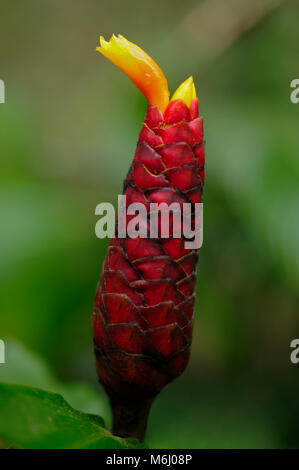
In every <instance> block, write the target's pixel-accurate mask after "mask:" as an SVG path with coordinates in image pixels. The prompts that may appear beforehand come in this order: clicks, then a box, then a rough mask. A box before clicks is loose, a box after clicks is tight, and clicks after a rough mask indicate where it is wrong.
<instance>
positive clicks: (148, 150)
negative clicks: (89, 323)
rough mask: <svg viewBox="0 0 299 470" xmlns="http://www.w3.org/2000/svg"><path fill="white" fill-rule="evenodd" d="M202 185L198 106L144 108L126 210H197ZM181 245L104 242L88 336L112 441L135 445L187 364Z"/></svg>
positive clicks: (189, 259)
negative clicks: (125, 439)
mask: <svg viewBox="0 0 299 470" xmlns="http://www.w3.org/2000/svg"><path fill="white" fill-rule="evenodd" d="M203 182H204V142H203V120H202V118H198V100H197V99H193V100H192V103H191V106H190V108H188V106H187V105H186V104H185V103H184V102H183V101H182V100H180V99H178V100H174V101H171V102H170V104H169V105H168V106H167V108H166V110H165V112H164V114H162V113H161V112H160V111H159V110H158V109H157V108H156V107H152V106H149V107H148V110H147V113H146V118H145V122H144V124H143V126H142V129H141V132H140V134H139V139H138V144H137V149H136V152H135V156H134V158H133V161H132V164H131V167H130V169H129V172H128V176H127V178H126V180H125V183H124V192H123V194H124V195H126V197H127V204H131V203H133V202H143V203H145V204H146V207H149V203H151V202H156V203H161V202H166V203H168V204H171V203H173V202H176V203H178V204H179V205H180V206H182V204H183V203H185V202H189V203H190V202H192V203H195V202H202V189H203ZM184 243H185V239H184V237H181V238H179V239H178V238H173V237H170V238H169V239H163V238H158V239H150V238H137V239H130V238H125V239H122V238H118V237H117V236H116V237H115V238H113V239H112V240H111V241H110V245H109V248H108V252H107V255H106V259H105V262H104V266H103V271H102V274H101V277H100V282H99V285H98V289H97V295H96V300H95V308H94V315H93V329H94V343H95V352H96V358H97V371H98V375H99V379H100V382H101V383H102V384H103V386H104V387H105V390H106V391H107V393H108V394H109V396H110V398H111V402H112V405H113V407H114V419H115V420H116V421H118V423H119V422H120V421H122V420H123V421H124V415H125V417H126V419H125V421H126V426H127V429H126V430H124V429H122V425H121V424H120V425H118V428H117V429H115V432H117V433H118V434H120V435H130V436H132V435H133V436H137V437H141V435H142V433H143V431H144V427H145V421H146V415H147V413H148V409H149V407H150V404H151V401H152V400H153V398H154V397H155V396H156V395H157V393H159V392H160V390H161V389H162V388H163V387H164V386H165V385H166V384H167V383H168V382H170V381H171V380H173V379H174V378H176V377H177V376H179V375H180V374H181V373H182V372H183V370H184V369H185V367H186V365H187V363H188V359H189V354H190V345H191V336H192V326H193V317H194V295H195V280H196V266H197V258H198V256H197V251H198V250H190V249H186V248H185V246H184ZM128 403H130V406H127V405H128ZM121 415H122V418H121ZM140 415H142V416H143V417H144V419H143V421H142V419H141V421H142V423H141V424H139V425H138V426H137V425H136V422H135V421H136V419H137V417H138V416H139V418H138V419H139V421H140ZM128 422H129V425H128ZM136 427H138V428H139V429H138V430H136V429H135V428H136ZM141 428H142V429H141Z"/></svg>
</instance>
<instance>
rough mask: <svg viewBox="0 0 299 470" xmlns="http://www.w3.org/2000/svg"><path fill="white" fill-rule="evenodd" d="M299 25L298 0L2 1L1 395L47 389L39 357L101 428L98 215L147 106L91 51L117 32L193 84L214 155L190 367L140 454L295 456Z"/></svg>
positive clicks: (160, 408) (156, 415) (170, 390)
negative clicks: (96, 343) (96, 415)
mask: <svg viewBox="0 0 299 470" xmlns="http://www.w3.org/2000/svg"><path fill="white" fill-rule="evenodd" d="M298 21H299V2H298V1H282V0H280V1H279V0H276V1H274V0H268V1H266V0H265V1H252V2H247V1H245V0H242V1H240V0H238V1H236V0H221V1H220V0H206V1H204V2H199V1H186V2H182V1H181V0H180V1H179V0H164V1H163V2H161V1H157V0H153V1H151V2H138V1H137V0H132V1H131V0H128V1H126V2H123V1H121V0H115V1H114V2H110V1H108V0H105V1H102V0H97V1H96V0H85V1H83V0H81V1H77V2H73V1H71V0H64V1H63V2H61V1H58V0H51V1H50V0H44V1H43V2H36V1H33V0H28V1H26V2H23V1H20V0H17V1H15V2H13V3H9V2H6V3H5V4H4V3H3V2H2V4H1V15H0V79H2V80H4V81H5V84H6V103H5V104H1V105H0V151H1V171H0V181H1V183H0V216H1V230H0V246H1V263H0V276H1V287H0V338H1V339H3V340H5V341H6V342H7V344H8V345H9V344H12V345H14V346H11V350H10V347H9V346H7V364H6V365H5V366H3V365H0V381H1V379H3V380H8V377H10V378H11V381H19V382H20V383H25V382H26V381H28V382H29V384H32V385H35V384H37V385H38V384H39V380H40V379H39V378H38V377H37V378H36V381H35V379H33V376H34V374H37V373H38V370H39V367H38V366H35V365H34V364H35V362H34V361H33V366H32V368H31V369H32V370H29V369H30V367H29V366H28V364H32V360H31V359H30V358H28V355H29V356H30V353H29V352H28V350H32V351H34V352H35V354H37V355H38V356H40V358H42V359H41V360H42V361H45V362H46V363H48V364H50V367H51V368H52V369H53V370H54V371H55V375H56V376H57V377H58V378H59V381H60V382H69V381H76V382H86V383H88V384H89V388H90V387H92V388H93V389H94V392H93V391H92V390H90V393H91V395H92V397H93V399H94V400H95V401H97V400H98V402H97V404H95V406H94V407H91V408H92V410H94V409H99V410H100V412H101V413H102V414H103V415H104V417H105V418H106V419H108V421H109V411H108V407H107V401H106V398H105V396H104V392H103V391H102V389H101V388H100V386H99V385H97V379H96V374H95V368H94V359H93V352H92V331H91V312H92V307H93V299H94V294H95V288H96V284H97V280H98V276H99V274H100V270H101V264H102V261H103V258H104V255H105V250H106V247H107V242H106V241H102V240H98V239H97V238H96V236H95V233H94V226H95V223H96V220H97V217H96V216H95V215H94V209H95V207H96V205H97V204H98V203H99V202H103V201H109V202H113V203H115V202H116V200H117V195H118V194H119V193H121V189H122V180H123V178H124V176H125V174H126V171H127V168H128V166H129V164H130V161H131V158H132V156H133V152H134V148H135V145H136V140H137V135H138V132H139V129H140V126H141V123H142V120H143V117H144V113H145V109H146V103H145V99H144V98H143V97H142V96H141V95H140V93H139V92H138V90H136V89H135V88H134V86H133V85H132V84H131V82H130V81H129V80H128V79H127V78H126V77H124V76H123V74H122V73H121V72H119V71H118V70H116V68H114V67H113V66H112V65H111V64H110V63H109V62H108V61H107V60H105V59H104V58H103V57H102V56H101V55H100V54H99V53H97V52H96V51H95V47H96V45H97V42H98V36H99V34H104V35H105V36H106V37H109V36H110V35H111V34H112V33H113V32H115V33H121V34H123V35H124V36H126V37H127V38H128V39H130V40H131V41H133V42H135V43H138V45H140V46H141V47H142V48H144V49H145V50H146V51H147V52H148V53H150V54H151V55H152V57H153V58H154V59H155V60H156V61H157V62H158V63H159V64H160V65H161V67H162V69H163V71H164V73H165V75H166V76H167V78H168V82H169V87H170V90H171V91H174V89H175V88H176V87H177V86H178V84H180V83H181V82H182V81H183V80H185V79H186V78H187V77H188V76H189V75H191V74H192V75H193V76H194V80H195V84H196V88H197V91H198V95H199V99H200V112H201V114H202V115H203V116H204V119H205V136H206V141H207V144H206V186H205V193H204V202H205V206H204V244H203V247H202V250H201V253H200V264H199V276H198V295H197V307H196V323H195V331H194V340H193V349H192V357H191V361H190V364H189V367H188V369H187V371H186V372H185V373H184V374H183V376H182V377H181V378H179V379H178V380H177V381H175V382H174V383H172V384H171V385H169V386H168V387H167V388H166V389H165V390H163V391H162V393H161V395H160V396H159V397H158V398H157V400H156V403H155V405H154V407H153V410H152V414H151V417H150V422H149V428H148V435H147V444H148V445H149V446H150V447H153V448H155V447H158V448H163V447H166V448H167V447H168V448H184V447H185V448H215V447H216V448H217V447H220V448H234V447H242V448H244V447H245V448H260V447H266V448H277V447H283V448H285V447H298V444H299V427H298V419H299V399H298V386H299V364H298V365H297V366H296V365H294V364H292V363H291V362H290V358H289V356H290V352H291V350H290V342H291V340H292V339H294V338H298V337H299V318H298V293H299V289H298V280H299V244H298V241H299V223H298V207H299V187H298V186H299V185H298V182H299V159H298V124H299V122H298V114H299V104H298V105H295V104H292V103H291V101H290V92H291V89H290V82H291V80H293V79H294V78H299V61H298V40H299V28H298ZM9 338H13V342H12V343H10V342H9ZM16 341H17V342H18V343H16ZM21 345H23V346H21ZM24 347H25V348H26V350H27V352H26V351H25V350H23V349H22V348H24ZM10 358H11V362H10ZM13 358H14V359H13ZM34 360H36V361H37V362H38V361H40V359H38V358H37V357H35V359H34ZM27 368H28V373H27ZM32 374H33V375H32ZM31 378H32V380H31ZM55 380H56V379H55ZM52 385H53V384H52ZM64 386H65V387H67V384H66V385H64ZM45 387H46V385H45ZM52 388H53V389H55V390H56V388H57V389H58V388H59V387H58V386H57V387H56V388H55V385H53V386H52ZM70 400H71V399H70ZM77 403H78V402H77ZM78 406H80V405H78ZM82 408H84V406H83V405H82ZM85 408H86V407H85Z"/></svg>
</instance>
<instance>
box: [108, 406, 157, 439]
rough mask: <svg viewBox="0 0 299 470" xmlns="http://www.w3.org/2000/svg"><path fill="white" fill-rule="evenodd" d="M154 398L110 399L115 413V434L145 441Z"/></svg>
mask: <svg viewBox="0 0 299 470" xmlns="http://www.w3.org/2000/svg"><path fill="white" fill-rule="evenodd" d="M153 401H154V398H144V399H142V400H132V401H129V400H127V401H117V400H114V399H111V400H110V403H111V408H112V413H113V434H115V435H116V436H120V437H123V438H129V437H133V438H135V439H138V440H139V441H141V442H142V441H143V439H144V434H145V431H146V427H147V420H148V416H149V412H150V409H151V406H152V403H153Z"/></svg>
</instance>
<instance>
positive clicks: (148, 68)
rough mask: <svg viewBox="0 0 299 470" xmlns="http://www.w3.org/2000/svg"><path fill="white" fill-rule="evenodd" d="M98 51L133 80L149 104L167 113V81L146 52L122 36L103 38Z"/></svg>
mask: <svg viewBox="0 0 299 470" xmlns="http://www.w3.org/2000/svg"><path fill="white" fill-rule="evenodd" d="M96 49H97V51H99V52H101V54H103V55H104V56H105V57H107V59H109V60H110V61H111V62H112V63H113V64H115V65H116V66H117V67H118V68H120V69H121V70H122V71H123V72H124V73H125V74H126V75H127V76H128V77H129V78H130V80H132V82H133V83H134V84H135V85H136V86H137V88H138V89H139V90H140V91H141V93H142V94H143V95H144V96H145V98H146V99H147V100H148V102H149V104H151V105H152V106H156V107H157V108H158V109H159V110H160V111H161V112H164V111H165V109H166V107H167V105H168V103H169V91H168V85H167V80H166V78H165V75H164V74H163V72H162V70H161V69H160V67H159V66H158V65H157V64H156V62H155V61H154V60H153V59H152V58H151V57H150V56H149V55H148V54H147V53H146V52H144V51H143V50H142V49H141V48H140V47H138V46H136V44H133V43H132V42H130V41H128V40H127V39H126V38H124V37H123V36H121V35H120V34H119V35H118V36H115V35H113V36H112V37H111V39H110V41H105V39H104V38H103V36H101V37H100V46H99V47H97V48H96Z"/></svg>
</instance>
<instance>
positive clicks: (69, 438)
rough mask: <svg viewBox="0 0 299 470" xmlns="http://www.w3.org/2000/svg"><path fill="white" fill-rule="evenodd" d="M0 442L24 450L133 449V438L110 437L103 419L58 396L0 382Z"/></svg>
mask: <svg viewBox="0 0 299 470" xmlns="http://www.w3.org/2000/svg"><path fill="white" fill-rule="evenodd" d="M0 441H3V442H5V443H10V446H13V447H17V448H25V449H132V448H138V447H141V445H140V444H139V443H138V442H137V441H135V440H128V441H127V440H124V439H121V438H118V437H115V436H113V435H112V434H111V433H110V432H109V431H107V430H106V429H104V428H103V420H102V418H100V417H98V416H95V415H90V414H85V413H82V412H80V411H76V410H74V409H73V408H72V407H71V406H70V405H69V404H68V403H67V402H66V401H65V400H64V399H63V398H62V396H61V395H58V394H56V393H50V392H46V391H44V390H40V389H37V388H30V387H25V386H22V385H9V384H3V383H2V384H0Z"/></svg>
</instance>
